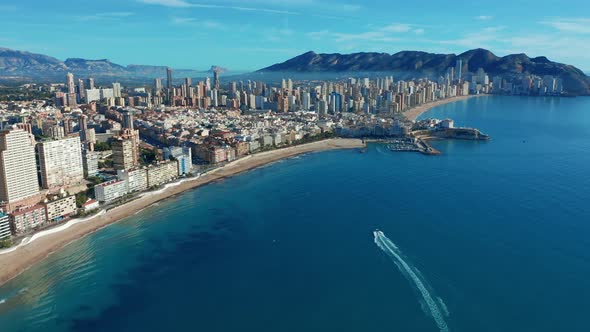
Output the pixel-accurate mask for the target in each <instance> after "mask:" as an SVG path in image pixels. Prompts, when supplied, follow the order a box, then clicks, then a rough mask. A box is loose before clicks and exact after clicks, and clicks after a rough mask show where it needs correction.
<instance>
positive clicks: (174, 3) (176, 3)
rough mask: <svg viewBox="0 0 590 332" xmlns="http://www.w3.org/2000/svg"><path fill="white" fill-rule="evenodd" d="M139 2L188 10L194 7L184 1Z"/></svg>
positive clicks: (141, 0)
mask: <svg viewBox="0 0 590 332" xmlns="http://www.w3.org/2000/svg"><path fill="white" fill-rule="evenodd" d="M138 1H139V2H143V3H145V4H148V5H160V6H166V7H178V8H186V7H192V5H191V4H190V3H188V2H186V1H183V0H138Z"/></svg>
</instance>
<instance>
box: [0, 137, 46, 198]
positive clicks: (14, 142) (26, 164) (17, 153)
mask: <svg viewBox="0 0 590 332" xmlns="http://www.w3.org/2000/svg"><path fill="white" fill-rule="evenodd" d="M38 194H39V183H38V182H37V161H36V160H35V139H34V138H33V136H32V135H31V134H30V133H28V132H27V131H26V130H23V129H16V128H15V129H8V130H4V131H2V132H0V202H2V203H13V202H16V201H19V200H23V199H26V198H29V197H33V196H36V195H38Z"/></svg>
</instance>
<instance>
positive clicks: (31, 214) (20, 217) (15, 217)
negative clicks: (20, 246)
mask: <svg viewBox="0 0 590 332" xmlns="http://www.w3.org/2000/svg"><path fill="white" fill-rule="evenodd" d="M11 215H12V228H13V230H14V233H15V234H24V233H28V232H31V231H33V230H34V229H35V228H37V227H39V226H41V225H43V224H45V223H46V222H47V214H46V213H45V206H43V205H41V204H37V205H33V206H29V207H24V208H19V209H17V210H16V211H13V212H12V214H11Z"/></svg>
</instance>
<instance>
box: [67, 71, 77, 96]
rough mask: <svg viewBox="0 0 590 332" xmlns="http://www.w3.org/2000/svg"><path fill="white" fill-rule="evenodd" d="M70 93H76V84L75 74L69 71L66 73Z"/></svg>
mask: <svg viewBox="0 0 590 332" xmlns="http://www.w3.org/2000/svg"><path fill="white" fill-rule="evenodd" d="M66 79H67V88H68V94H70V93H74V94H75V93H76V84H74V74H72V73H68V74H67V75H66Z"/></svg>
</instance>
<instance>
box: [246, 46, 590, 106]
mask: <svg viewBox="0 0 590 332" xmlns="http://www.w3.org/2000/svg"><path fill="white" fill-rule="evenodd" d="M459 59H461V60H463V72H464V73H468V72H470V73H473V72H475V71H477V70H478V69H479V68H483V69H484V70H485V71H486V73H488V74H489V75H490V79H491V78H492V77H493V76H503V77H506V78H515V77H517V76H519V75H522V74H524V73H529V74H532V75H537V76H541V77H542V76H545V75H551V76H555V77H557V78H561V79H562V80H563V83H564V88H565V90H566V91H567V92H569V93H572V94H577V95H590V78H589V77H588V76H586V74H585V73H584V72H583V71H581V70H580V69H578V68H576V67H574V66H572V65H568V64H563V63H558V62H553V61H550V60H549V59H548V58H547V57H545V56H537V57H534V58H530V57H529V56H528V55H526V54H525V53H519V54H509V55H506V56H503V57H499V56H497V55H495V54H494V53H492V52H491V51H489V50H486V49H483V48H477V49H473V50H469V51H466V52H463V53H461V54H458V55H457V54H454V53H451V54H436V53H428V52H423V51H400V52H397V53H394V54H388V53H378V52H358V53H351V54H340V53H330V54H326V53H320V54H318V53H315V52H313V51H309V52H306V53H303V54H301V55H299V56H296V57H294V58H291V59H289V60H287V61H285V62H282V63H278V64H274V65H272V66H269V67H266V68H263V69H260V70H258V71H257V72H259V73H269V72H271V73H272V72H296V73H309V72H320V73H338V72H356V71H361V72H394V73H396V74H398V77H399V76H401V77H408V78H409V77H414V76H427V77H431V78H436V77H438V76H440V75H444V73H445V72H446V70H447V68H449V67H455V63H456V61H457V60H459Z"/></svg>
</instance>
